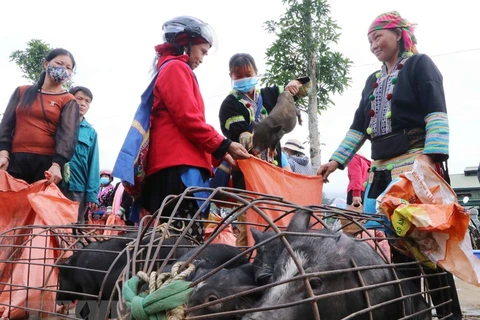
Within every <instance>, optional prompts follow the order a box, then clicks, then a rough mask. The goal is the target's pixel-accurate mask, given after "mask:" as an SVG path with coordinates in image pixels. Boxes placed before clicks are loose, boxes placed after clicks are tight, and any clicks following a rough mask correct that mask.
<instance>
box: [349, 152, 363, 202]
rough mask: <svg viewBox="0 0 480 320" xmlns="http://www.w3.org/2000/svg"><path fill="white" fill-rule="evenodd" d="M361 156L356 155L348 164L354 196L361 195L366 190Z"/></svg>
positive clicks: (350, 187) (350, 184) (350, 185)
mask: <svg viewBox="0 0 480 320" xmlns="http://www.w3.org/2000/svg"><path fill="white" fill-rule="evenodd" d="M361 161H362V160H361V159H360V157H356V156H354V157H353V158H352V160H351V161H350V162H349V164H348V166H347V171H348V179H349V180H350V182H349V188H348V189H349V190H352V196H353V197H360V196H361V195H362V191H363V190H364V186H363V184H364V183H365V181H362V176H363V175H362V164H361Z"/></svg>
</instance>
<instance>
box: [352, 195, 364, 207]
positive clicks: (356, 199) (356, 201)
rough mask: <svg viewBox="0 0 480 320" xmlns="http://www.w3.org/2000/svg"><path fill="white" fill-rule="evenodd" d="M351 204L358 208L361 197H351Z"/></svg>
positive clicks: (360, 203)
mask: <svg viewBox="0 0 480 320" xmlns="http://www.w3.org/2000/svg"><path fill="white" fill-rule="evenodd" d="M352 205H353V206H354V207H355V208H358V207H360V206H361V205H362V197H352Z"/></svg>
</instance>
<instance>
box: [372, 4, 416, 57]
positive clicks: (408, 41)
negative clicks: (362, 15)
mask: <svg viewBox="0 0 480 320" xmlns="http://www.w3.org/2000/svg"><path fill="white" fill-rule="evenodd" d="M397 28H400V29H402V39H403V44H404V46H405V50H406V51H408V52H413V53H417V47H416V46H415V45H416V43H417V38H415V35H414V32H415V26H414V25H413V24H412V23H410V22H409V21H408V20H407V19H404V18H402V17H401V16H400V13H398V12H397V11H390V12H386V13H382V14H381V15H379V16H378V17H376V18H375V20H374V21H373V23H372V24H371V25H370V28H368V34H370V33H371V32H373V31H376V30H386V29H397Z"/></svg>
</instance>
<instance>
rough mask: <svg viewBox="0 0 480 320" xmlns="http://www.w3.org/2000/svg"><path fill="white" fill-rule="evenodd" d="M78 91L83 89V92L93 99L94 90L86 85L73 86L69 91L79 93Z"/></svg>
mask: <svg viewBox="0 0 480 320" xmlns="http://www.w3.org/2000/svg"><path fill="white" fill-rule="evenodd" d="M78 91H81V92H83V93H85V94H86V95H87V96H88V97H89V98H90V100H92V101H93V94H92V91H90V89H88V88H86V87H82V86H76V87H73V88H71V89H70V91H69V92H70V93H71V94H73V95H75V93H77V92H78Z"/></svg>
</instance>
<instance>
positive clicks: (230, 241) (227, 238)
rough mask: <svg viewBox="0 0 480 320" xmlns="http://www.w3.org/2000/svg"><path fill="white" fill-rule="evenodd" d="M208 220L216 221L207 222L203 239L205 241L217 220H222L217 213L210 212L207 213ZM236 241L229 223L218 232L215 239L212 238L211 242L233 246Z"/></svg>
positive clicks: (215, 225)
mask: <svg viewBox="0 0 480 320" xmlns="http://www.w3.org/2000/svg"><path fill="white" fill-rule="evenodd" d="M208 220H210V221H213V222H216V223H209V224H207V225H206V226H205V230H204V232H205V241H207V240H208V239H209V238H210V236H211V235H212V233H213V231H214V230H215V228H216V227H217V225H218V222H220V221H222V217H220V216H219V215H217V214H214V213H210V214H209V215H208ZM236 241H237V238H236V237H235V235H234V234H233V229H232V226H231V225H228V226H227V227H226V228H225V229H223V230H222V232H220V233H219V234H218V235H217V236H216V237H215V239H213V240H212V242H211V243H221V244H227V245H230V246H235V242H236Z"/></svg>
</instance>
